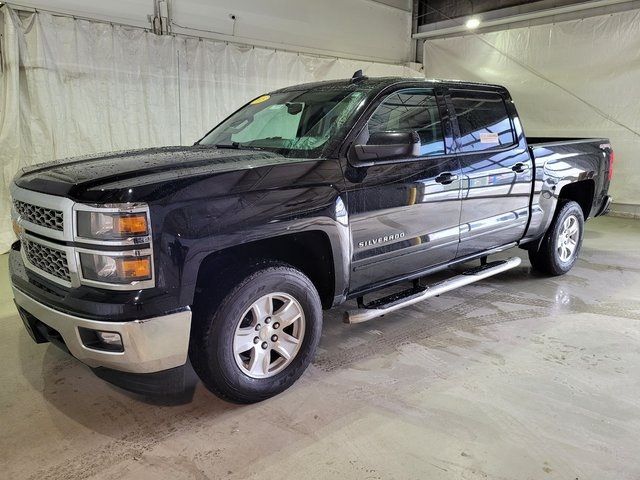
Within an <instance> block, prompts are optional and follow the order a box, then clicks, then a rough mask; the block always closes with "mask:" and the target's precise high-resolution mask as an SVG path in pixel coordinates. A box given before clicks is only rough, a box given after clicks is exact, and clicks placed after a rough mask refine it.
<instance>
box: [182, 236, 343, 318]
mask: <svg viewBox="0 0 640 480" xmlns="http://www.w3.org/2000/svg"><path fill="white" fill-rule="evenodd" d="M264 260H269V261H277V262H283V263H285V264H288V265H291V266H292V267H294V268H296V269H298V270H300V271H301V272H302V273H304V274H305V275H306V276H307V277H309V279H310V280H311V282H312V283H313V284H314V286H315V287H316V289H317V290H318V294H319V295H320V300H321V301H322V306H323V308H325V309H328V308H330V307H331V306H333V304H334V299H335V296H336V295H339V294H340V293H341V292H338V291H337V283H336V278H339V276H340V274H341V272H337V271H336V265H335V262H334V253H333V248H332V244H331V240H330V238H329V235H327V233H326V232H324V231H322V230H311V231H305V232H297V233H291V234H286V235H280V236H275V237H270V238H265V239H262V240H256V241H252V242H247V243H243V244H240V245H235V246H231V247H228V248H224V249H222V250H217V251H215V252H212V253H210V254H209V255H207V256H206V257H205V258H204V259H203V260H202V262H201V263H200V267H199V269H198V275H197V280H196V288H195V294H194V304H196V303H197V302H198V298H199V296H201V295H206V294H207V292H208V291H210V289H211V288H213V287H214V286H215V283H214V284H213V285H211V279H212V278H213V279H215V277H216V275H221V274H222V275H224V274H225V271H226V272H228V271H229V270H230V269H232V268H233V269H234V270H235V269H239V268H242V266H243V265H249V264H251V263H254V262H258V261H264ZM214 282H215V280H214ZM338 283H339V282H338Z"/></svg>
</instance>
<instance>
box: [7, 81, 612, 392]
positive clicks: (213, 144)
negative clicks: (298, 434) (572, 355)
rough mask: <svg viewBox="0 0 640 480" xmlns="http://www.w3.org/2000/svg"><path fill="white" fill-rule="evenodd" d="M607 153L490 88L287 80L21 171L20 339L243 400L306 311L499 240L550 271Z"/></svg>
mask: <svg viewBox="0 0 640 480" xmlns="http://www.w3.org/2000/svg"><path fill="white" fill-rule="evenodd" d="M612 164H613V151H612V149H611V146H610V144H609V141H608V140H606V139H559V138H536V139H533V138H526V137H525V135H524V133H523V130H522V126H521V124H520V119H519V117H518V114H517V112H516V108H515V106H514V104H513V102H512V100H511V97H510V95H509V93H508V92H507V90H506V89H505V88H503V87H500V86H496V85H485V84H476V83H466V82H448V81H447V82H445V81H431V80H417V79H402V78H367V77H364V76H362V75H361V74H356V75H354V77H353V78H352V79H349V80H341V81H330V82H322V83H314V84H307V85H299V86H294V87H289V88H284V89H281V90H277V91H274V92H271V93H269V94H266V95H262V96H260V97H258V98H255V99H254V100H252V101H250V102H249V103H247V104H246V105H245V106H243V107H242V108H241V109H239V110H238V111H237V112H235V113H234V114H232V115H231V116H230V117H228V118H227V119H226V120H224V121H223V122H222V123H220V124H219V125H218V126H217V127H215V128H214V129H212V130H211V131H210V132H209V133H207V134H206V135H205V136H204V137H203V138H202V139H201V140H200V141H198V142H196V144H195V145H193V146H190V147H168V148H152V149H145V150H137V151H127V152H117V153H109V154H102V155H94V156H87V157H82V158H73V159H67V160H62V161H57V162H53V163H47V164H42V165H36V166H34V167H32V168H27V169H24V170H23V171H22V172H20V173H19V174H18V175H17V176H16V177H15V180H14V182H13V185H12V199H13V200H12V202H13V216H14V227H15V230H16V233H17V235H18V238H19V241H18V242H16V243H15V244H14V245H13V248H12V252H11V258H10V272H11V281H12V284H13V292H14V298H15V302H16V304H17V306H18V309H19V312H20V315H21V317H22V319H23V321H24V324H25V327H26V329H27V330H28V332H29V333H30V335H31V336H32V337H33V338H34V340H35V341H36V342H38V343H40V342H47V341H50V342H53V343H55V344H57V345H58V346H61V347H62V348H64V349H66V350H67V351H68V352H69V353H71V355H73V356H74V357H76V358H77V359H79V360H80V361H81V362H84V363H85V364H87V365H88V366H90V367H91V368H92V369H93V370H94V371H95V372H96V374H98V375H99V376H101V377H102V378H105V379H107V380H108V381H111V382H112V383H115V384H118V385H120V386H122V387H124V388H128V389H130V390H134V391H138V392H146V393H151V392H157V393H161V392H174V391H178V390H180V389H181V388H184V384H185V382H184V378H185V371H186V370H188V369H190V367H189V363H191V364H192V366H193V369H194V370H195V372H196V373H197V374H198V376H199V377H200V379H201V380H202V382H203V383H204V384H205V385H206V386H207V388H209V389H210V390H211V391H212V392H214V393H215V394H217V395H219V396H221V397H222V398H225V399H228V400H231V401H235V402H245V403H248V402H255V401H259V400H263V399H265V398H268V397H270V396H272V395H275V394H277V393H279V392H281V391H283V390H284V389H286V388H287V387H289V386H290V385H291V384H293V383H294V382H295V381H296V379H297V378H298V377H299V376H300V375H301V374H302V373H303V371H304V370H305V368H306V367H307V366H308V364H309V362H310V361H311V360H312V358H313V355H314V351H315V349H316V346H317V344H318V341H319V339H320V334H321V327H322V310H323V309H329V308H332V307H336V306H338V305H341V304H343V303H344V302H345V301H347V300H349V299H357V308H356V307H355V304H356V302H353V303H350V305H354V308H353V309H352V310H350V311H348V312H346V313H345V321H346V322H347V323H355V322H361V321H365V320H369V319H371V318H374V317H378V316H381V315H384V314H387V313H389V312H391V311H394V310H397V309H399V308H402V307H404V306H407V305H411V304H413V303H416V302H418V301H422V300H424V299H426V298H429V297H431V296H434V295H438V294H440V293H443V292H446V291H447V290H451V289H453V288H457V287H460V286H462V285H466V284H468V283H471V282H473V281H477V280H479V279H482V278H486V277H488V276H490V275H495V274H496V273H499V272H502V271H504V270H507V269H509V268H513V267H515V266H517V265H518V264H519V263H520V258H519V257H517V256H516V257H513V258H509V259H507V260H502V261H493V262H487V257H488V256H489V255H491V254H494V253H496V252H500V251H503V250H505V249H509V248H511V247H516V246H518V247H521V248H524V249H527V250H528V253H529V258H530V260H531V264H532V266H533V267H534V268H535V269H537V270H539V271H542V272H545V273H547V274H550V275H561V274H563V273H565V272H567V271H568V270H569V269H570V268H571V267H572V266H573V264H574V263H575V261H576V258H577V256H578V253H579V251H580V245H581V242H582V238H583V226H584V221H585V220H586V219H587V218H589V217H594V216H598V215H602V214H604V213H606V211H607V209H608V207H609V203H610V197H609V196H608V195H607V192H608V188H609V182H610V180H611V175H612V166H613V165H612ZM471 260H476V261H478V263H477V264H476V265H474V266H473V267H469V268H470V269H469V270H467V271H465V272H464V274H453V275H452V276H451V278H449V279H448V280H445V281H441V282H439V283H436V284H432V285H428V279H425V278H424V277H427V276H428V275H429V274H432V273H434V272H437V271H441V270H444V269H448V268H449V267H452V266H454V265H457V264H462V263H465V262H469V261H471ZM457 270H458V271H460V270H461V269H460V268H457ZM401 282H406V283H407V289H406V290H404V291H401V292H400V293H394V294H393V295H386V296H385V295H384V294H380V293H379V294H378V295H377V296H376V295H375V293H376V292H377V291H379V290H381V289H383V288H385V287H388V286H390V285H394V284H399V283H401ZM394 290H397V287H396V288H395V289H394ZM365 297H368V298H367V299H366V300H365ZM376 297H377V298H376ZM397 321H402V319H401V318H398V319H397ZM190 371H193V370H190Z"/></svg>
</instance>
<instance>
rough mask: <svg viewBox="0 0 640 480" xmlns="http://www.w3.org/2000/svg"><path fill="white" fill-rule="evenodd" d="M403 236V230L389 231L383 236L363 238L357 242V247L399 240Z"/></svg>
mask: <svg viewBox="0 0 640 480" xmlns="http://www.w3.org/2000/svg"><path fill="white" fill-rule="evenodd" d="M404 236H405V233H404V232H400V233H391V234H389V235H385V236H383V237H378V238H372V239H371V240H363V241H362V242H358V247H360V248H363V247H373V246H374V245H381V244H383V243H389V242H393V241H394V240H400V239H401V238H404Z"/></svg>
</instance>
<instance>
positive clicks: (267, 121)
mask: <svg viewBox="0 0 640 480" xmlns="http://www.w3.org/2000/svg"><path fill="white" fill-rule="evenodd" d="M364 96H365V94H364V92H362V91H348V90H345V89H344V88H343V89H334V90H308V91H295V92H283V93H274V94H272V95H262V96H261V97H258V98H256V99H255V100H253V101H252V102H251V103H249V104H248V105H246V106H245V107H243V108H241V109H240V110H238V111H237V112H236V113H234V114H233V115H231V116H230V117H229V118H228V119H226V120H225V121H224V122H222V123H221V124H220V125H218V126H217V127H216V128H214V129H213V130H212V131H211V132H209V133H208V134H207V136H206V137H204V138H203V139H202V140H201V141H200V142H199V143H200V144H201V145H216V146H218V147H221V148H222V147H227V148H242V147H246V148H258V149H265V150H273V151H277V152H279V153H282V154H284V155H287V156H306V157H312V156H317V155H320V153H321V152H322V151H323V149H324V147H325V146H326V144H327V142H328V140H329V139H330V138H331V137H332V136H333V135H335V134H336V132H338V131H339V130H340V129H341V128H343V127H344V126H345V125H346V123H347V122H348V121H349V120H350V119H351V117H352V115H353V113H354V111H355V110H356V108H357V107H358V105H359V104H360V102H361V100H362V99H363V98H364Z"/></svg>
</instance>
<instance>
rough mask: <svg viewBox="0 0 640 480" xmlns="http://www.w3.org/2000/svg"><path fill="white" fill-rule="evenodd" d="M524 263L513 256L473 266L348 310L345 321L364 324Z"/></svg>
mask: <svg viewBox="0 0 640 480" xmlns="http://www.w3.org/2000/svg"><path fill="white" fill-rule="evenodd" d="M521 262H522V260H521V259H520V258H519V257H512V258H509V259H507V260H500V261H497V262H491V263H487V264H486V265H482V266H480V267H476V268H472V269H471V270H467V271H465V272H463V273H461V274H460V275H456V276H455V277H452V278H450V279H448V280H444V281H442V282H439V283H436V284H434V285H431V286H427V287H417V288H414V289H410V290H405V291H403V292H399V293H395V294H393V295H389V296H387V297H384V298H381V299H378V300H374V301H373V302H371V303H368V304H364V303H361V304H360V308H358V309H356V310H348V311H346V312H345V313H344V322H345V323H350V324H353V323H361V322H366V321H367V320H371V319H372V318H376V317H381V316H382V315H386V314H387V313H391V312H395V311H396V310H400V309H401V308H404V307H408V306H409V305H413V304H414V303H418V302H422V301H423V300H426V299H427V298H431V297H437V296H438V295H441V294H443V293H445V292H448V291H450V290H455V289H456V288H460V287H464V286H465V285H469V284H471V283H474V282H477V281H478V280H482V279H485V278H488V277H492V276H493V275H497V274H498V273H502V272H504V271H506V270H511V269H512V268H515V267H517V266H518V265H520V263H521Z"/></svg>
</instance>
